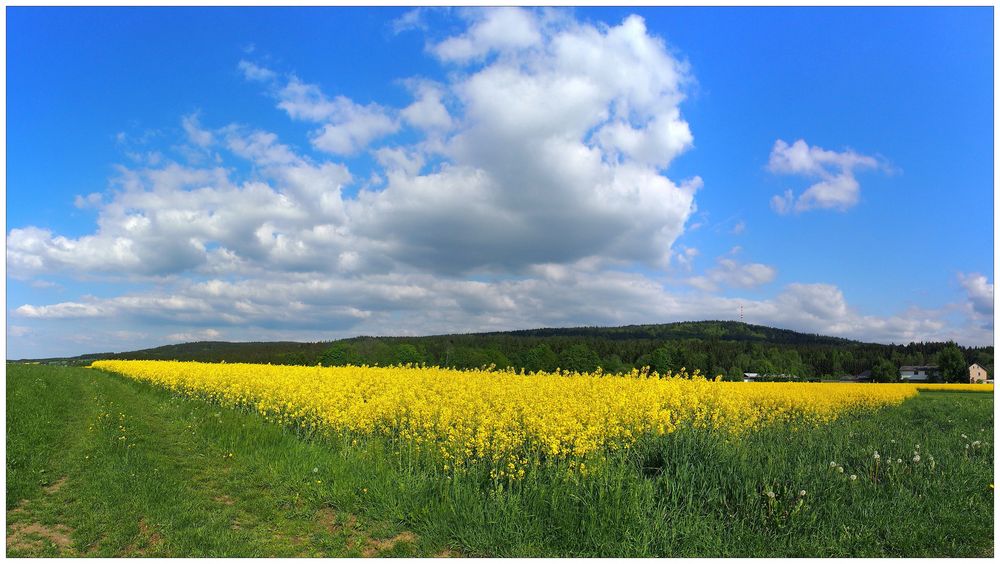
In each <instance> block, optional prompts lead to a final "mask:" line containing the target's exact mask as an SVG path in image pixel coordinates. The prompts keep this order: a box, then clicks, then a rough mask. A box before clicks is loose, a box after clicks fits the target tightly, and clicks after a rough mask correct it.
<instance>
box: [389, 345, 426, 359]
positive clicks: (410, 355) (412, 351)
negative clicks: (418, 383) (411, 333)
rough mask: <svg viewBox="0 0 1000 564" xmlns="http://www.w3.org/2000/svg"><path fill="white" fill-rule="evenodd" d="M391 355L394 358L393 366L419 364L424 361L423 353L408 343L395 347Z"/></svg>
mask: <svg viewBox="0 0 1000 564" xmlns="http://www.w3.org/2000/svg"><path fill="white" fill-rule="evenodd" d="M393 355H394V357H395V358H394V364H420V363H421V362H423V361H424V355H423V353H421V352H420V351H419V350H417V347H415V346H413V345H411V344H410V343H402V344H400V345H396V350H395V351H394V352H393Z"/></svg>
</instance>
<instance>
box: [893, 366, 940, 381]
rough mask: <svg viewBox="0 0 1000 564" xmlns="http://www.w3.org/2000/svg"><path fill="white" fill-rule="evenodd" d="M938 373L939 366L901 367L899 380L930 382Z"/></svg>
mask: <svg viewBox="0 0 1000 564" xmlns="http://www.w3.org/2000/svg"><path fill="white" fill-rule="evenodd" d="M937 371H938V367H937V366H900V367H899V379H900V380H902V381H904V382H928V381H930V380H931V379H932V378H933V377H934V376H935V375H936V374H937Z"/></svg>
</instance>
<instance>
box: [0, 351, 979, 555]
mask: <svg viewBox="0 0 1000 564" xmlns="http://www.w3.org/2000/svg"><path fill="white" fill-rule="evenodd" d="M816 385H817V386H822V385H823V384H816ZM859 385H860V384H859ZM876 452H877V453H878V456H877V457H876V455H875V453H876ZM918 453H919V454H918ZM6 463H7V502H6V503H7V555H8V556H151V557H155V556H705V557H708V556H761V557H763V556H855V557H861V556H875V557H877V556H991V555H992V554H993V394H988V393H959V392H922V393H920V394H919V396H918V397H916V398H914V399H911V400H908V401H907V402H905V403H904V404H903V405H902V406H899V407H894V408H887V409H882V410H879V411H876V412H871V413H855V414H850V415H847V416H845V417H843V418H841V419H840V420H838V421H836V422H834V423H832V424H830V425H826V426H823V427H818V428H815V429H810V430H798V431H795V430H792V429H789V428H786V427H783V426H774V427H771V428H769V429H766V430H764V431H760V432H756V433H753V434H751V435H749V436H747V437H744V438H743V439H742V440H740V441H727V440H725V439H724V437H722V436H721V435H719V434H712V433H707V432H696V431H692V430H685V431H678V432H677V433H674V434H672V435H669V436H667V437H665V438H663V439H661V440H659V441H657V442H656V443H655V446H653V447H650V448H646V449H645V450H643V451H641V452H633V453H629V454H628V455H615V456H613V457H609V458H608V459H607V460H606V461H605V462H604V463H603V464H601V465H599V466H598V467H597V468H594V469H593V471H592V473H591V474H590V475H588V476H586V477H580V476H579V475H577V474H573V473H570V472H567V471H565V469H550V470H545V471H540V472H537V473H535V474H533V475H530V476H529V477H528V478H526V479H525V480H523V481H522V482H518V483H516V484H515V485H514V486H513V487H507V488H497V487H493V486H491V485H490V481H489V480H488V479H484V477H483V476H477V475H475V474H474V473H472V474H470V475H467V476H462V477H460V478H456V479H448V478H445V477H443V476H442V475H440V474H438V473H437V472H436V470H435V468H434V466H433V465H432V464H430V463H427V462H426V461H425V460H423V459H422V458H421V457H420V456H417V455H412V456H411V455H406V454H405V453H403V454H399V453H396V452H393V450H392V448H391V446H390V444H389V443H387V442H384V441H379V440H372V441H370V442H367V443H365V444H362V445H357V446H351V445H349V444H342V443H340V442H339V441H337V440H318V439H310V438H308V437H303V436H301V435H300V434H299V433H296V432H294V431H291V430H288V429H284V428H281V427H278V426H276V425H272V424H269V423H267V422H265V421H264V420H263V419H262V418H261V417H259V416H257V415H256V414H254V413H248V412H239V411H235V410H229V409H223V408H220V407H218V406H216V405H212V404H210V403H208V402H204V401H199V400H191V399H182V398H179V397H176V396H174V395H172V394H171V393H170V392H168V391H165V390H162V389H157V388H153V387H151V386H148V385H146V384H142V383H139V382H136V381H132V380H127V379H125V378H121V377H118V376H114V375H111V374H107V373H104V372H99V371H96V370H90V369H84V368H66V367H47V366H36V365H15V364H8V365H7V461H6ZM852 477H853V478H852Z"/></svg>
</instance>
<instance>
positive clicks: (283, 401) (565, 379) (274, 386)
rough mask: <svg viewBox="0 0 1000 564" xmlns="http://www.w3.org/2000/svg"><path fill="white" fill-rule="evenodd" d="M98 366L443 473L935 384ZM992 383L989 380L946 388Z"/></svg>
mask: <svg viewBox="0 0 1000 564" xmlns="http://www.w3.org/2000/svg"><path fill="white" fill-rule="evenodd" d="M92 366H93V367H94V368H100V369H104V370H109V371H113V372H116V373H119V374H122V375H125V376H127V377H129V378H134V379H136V380H141V381H145V382H149V383H152V384H155V385H158V386H163V387H166V388H169V389H171V390H174V391H175V392H179V393H181V394H186V395H190V396H196V397H202V398H208V399H210V400H214V401H217V402H219V403H220V404H222V405H226V406H233V407H249V408H253V409H256V410H257V411H259V412H260V413H261V414H263V415H264V416H265V417H267V418H268V419H269V420H273V421H276V422H279V423H282V424H289V425H295V426H300V427H303V428H306V429H310V430H316V431H320V432H324V433H337V434H342V435H346V436H357V437H361V436H371V435H382V436H388V437H390V438H393V439H397V440H400V441H403V442H405V443H407V444H412V445H415V446H417V447H419V448H421V449H427V450H432V451H435V452H438V453H440V456H441V458H442V460H443V462H442V463H443V465H444V467H445V468H446V469H447V468H448V467H449V466H450V467H452V468H455V467H462V466H463V465H467V464H474V463H487V464H490V465H491V467H493V468H495V469H496V470H495V474H496V475H498V476H508V477H515V478H516V477H518V476H523V472H524V468H525V466H527V465H529V464H536V463H538V461H539V460H543V459H544V460H560V459H565V460H570V461H579V460H582V459H583V458H584V457H586V456H587V455H590V454H592V453H596V452H599V451H602V450H605V451H607V450H617V449H627V448H630V447H631V446H633V445H634V444H635V442H636V441H637V440H640V439H641V438H643V437H648V436H650V435H654V436H655V435H664V434H667V433H670V432H673V431H674V430H675V429H677V428H678V427H680V426H684V425H690V426H693V427H698V428H711V429H718V430H720V431H722V432H727V433H733V434H736V435H738V434H740V433H743V432H746V431H748V430H752V429H755V428H758V427H760V426H762V425H766V424H768V423H772V422H778V421H786V422H792V423H797V424H804V425H810V424H821V423H824V422H827V421H831V420H833V419H835V418H836V417H837V416H838V415H839V414H840V413H843V412H845V411H846V410H851V409H858V408H877V407H880V406H885V405H892V404H898V403H900V402H902V401H903V400H905V399H906V398H908V397H911V396H913V395H914V394H916V393H917V391H918V389H920V388H926V387H931V386H933V385H907V384H868V385H860V384H840V383H823V384H818V383H763V382H761V383H743V382H719V381H712V380H707V379H705V378H703V377H699V376H698V375H697V374H695V375H694V377H688V375H686V374H682V375H679V376H667V377H660V376H659V375H656V374H655V373H654V374H651V375H650V374H645V373H642V372H639V371H633V373H632V374H631V375H630V376H612V375H606V374H602V373H600V372H598V373H595V374H578V373H553V374H549V373H532V374H518V373H515V372H512V371H489V370H472V371H458V370H450V369H443V368H435V367H399V366H396V367H367V366H362V367H357V366H343V367H319V366H316V367H302V366H272V365H261V364H206V363H198V362H171V361H127V360H123V361H112V360H104V361H97V362H95V363H93V365H92ZM947 387H948V389H959V388H963V389H975V390H983V391H992V390H993V386H992V385H966V386H956V385H948V386H947Z"/></svg>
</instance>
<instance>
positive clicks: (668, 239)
mask: <svg viewBox="0 0 1000 564" xmlns="http://www.w3.org/2000/svg"><path fill="white" fill-rule="evenodd" d="M7 14H8V38H7V41H8V44H7V53H8V57H7V84H8V91H7V96H8V98H7V140H8V143H7V146H8V150H7V151H8V152H7V187H8V189H7V198H6V203H7V230H8V232H7V236H8V243H7V268H8V270H7V284H8V286H7V288H8V292H7V315H8V321H7V330H8V337H7V346H8V357H9V358H19V357H25V356H50V355H61V354H77V353H82V352H93V351H104V350H116V351H117V350H129V349H134V348H139V347H145V346H155V345H159V344H164V343H167V342H178V341H184V340H198V339H220V340H269V339H299V340H322V339H331V338H337V337H344V336H352V335H356V334H395V335H406V334H428V333H440V332H452V331H474V330H493V329H512V328H525V327H538V326H553V325H556V326H567V325H605V324H607V325H618V324H626V323H655V322H666V321H675V320H683V319H720V318H721V319H733V318H736V317H737V316H738V308H739V305H740V304H742V305H744V311H745V312H746V319H747V321H749V322H755V323H762V324H769V325H776V326H781V327H788V328H791V329H798V330H803V331H809V332H817V333H823V334H831V335H841V336H845V337H850V338H857V339H862V340H873V341H879V342H909V341H910V340H930V339H935V340H937V339H957V340H958V341H959V342H962V343H965V344H986V343H991V342H992V340H993V305H992V302H993V296H992V293H993V275H992V273H993V229H994V227H993V214H992V210H993V189H992V178H993V129H992V127H993V60H992V57H993V43H992V41H993V26H992V21H993V18H992V8H954V9H943V8H863V9H862V8H800V9H789V8H714V9H713V8H602V9H589V8H579V9H575V10H543V11H539V10H519V9H502V10H499V11H495V10H481V9H451V10H440V9H433V10H410V9H374V8H356V9H347V8H314V9H307V8H289V9H272V8H172V9H160V8H136V9H122V8H9V9H8V12H7ZM788 191H790V192H788Z"/></svg>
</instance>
